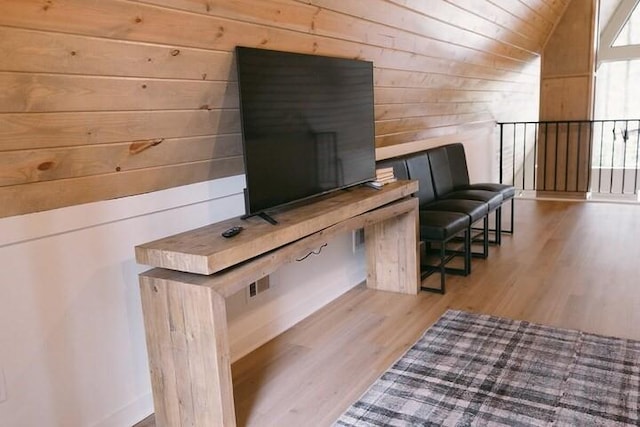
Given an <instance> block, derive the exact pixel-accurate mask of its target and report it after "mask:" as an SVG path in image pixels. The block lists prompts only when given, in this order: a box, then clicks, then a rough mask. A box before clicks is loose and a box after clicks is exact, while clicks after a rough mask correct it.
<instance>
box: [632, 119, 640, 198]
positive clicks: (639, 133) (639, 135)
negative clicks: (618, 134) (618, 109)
mask: <svg viewBox="0 0 640 427" xmlns="http://www.w3.org/2000/svg"><path fill="white" fill-rule="evenodd" d="M638 154H640V120H638V127H637V129H636V171H635V177H634V180H633V194H635V195H636V198H637V196H638V167H639V165H638V160H640V159H639V158H638Z"/></svg>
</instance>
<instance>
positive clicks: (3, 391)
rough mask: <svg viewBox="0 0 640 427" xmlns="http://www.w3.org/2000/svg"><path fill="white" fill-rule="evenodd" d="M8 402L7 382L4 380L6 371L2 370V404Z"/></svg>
mask: <svg viewBox="0 0 640 427" xmlns="http://www.w3.org/2000/svg"><path fill="white" fill-rule="evenodd" d="M5 400H7V382H6V381H5V379H4V370H3V369H2V368H0V403H2V402H4V401H5Z"/></svg>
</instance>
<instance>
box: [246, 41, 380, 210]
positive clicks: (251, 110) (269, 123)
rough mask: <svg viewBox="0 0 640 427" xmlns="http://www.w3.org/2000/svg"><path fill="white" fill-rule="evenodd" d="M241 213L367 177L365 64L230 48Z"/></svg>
mask: <svg viewBox="0 0 640 427" xmlns="http://www.w3.org/2000/svg"><path fill="white" fill-rule="evenodd" d="M236 61H237V67H238V84H239V93H240V116H241V123H242V141H243V149H244V163H245V174H246V183H247V188H246V190H245V205H246V213H247V216H249V215H256V214H261V215H262V214H264V213H265V211H267V210H269V209H272V208H275V207H280V206H283V205H286V204H289V203H292V202H296V201H300V200H304V199H308V198H311V197H314V196H318V195H321V194H325V193H328V192H331V191H334V190H338V189H343V188H346V187H349V186H353V185H356V184H361V183H363V182H366V181H371V180H373V179H375V142H374V113H373V64H372V63H371V62H369V61H361V60H354V59H345V58H334V57H327V56H318V55H306V54H299V53H290V52H280V51H273V50H266V49H256V48H248V47H237V48H236Z"/></svg>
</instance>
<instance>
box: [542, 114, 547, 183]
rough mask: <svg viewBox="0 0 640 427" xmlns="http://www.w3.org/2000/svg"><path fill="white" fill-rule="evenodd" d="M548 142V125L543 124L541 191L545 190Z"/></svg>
mask: <svg viewBox="0 0 640 427" xmlns="http://www.w3.org/2000/svg"><path fill="white" fill-rule="evenodd" d="M548 142H549V123H545V124H544V157H543V159H544V162H542V164H543V168H544V170H543V171H542V172H543V173H542V189H543V190H545V191H546V190H547V149H548V148H549V145H548Z"/></svg>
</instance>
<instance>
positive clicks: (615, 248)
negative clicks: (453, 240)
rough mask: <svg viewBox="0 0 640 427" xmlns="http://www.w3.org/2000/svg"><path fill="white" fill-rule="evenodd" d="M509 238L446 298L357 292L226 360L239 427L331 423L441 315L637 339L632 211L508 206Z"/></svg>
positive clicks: (637, 212)
mask: <svg viewBox="0 0 640 427" xmlns="http://www.w3.org/2000/svg"><path fill="white" fill-rule="evenodd" d="M505 216H506V215H505ZM515 231H516V233H515V235H514V236H505V237H504V238H503V243H502V246H500V247H492V248H491V249H490V257H489V258H488V259H486V260H479V259H478V260H474V261H473V272H472V274H471V276H468V277H454V276H449V277H448V278H447V287H448V288H447V293H446V294H445V295H436V294H429V293H424V292H423V293H421V294H420V295H418V296H407V295H397V294H391V293H386V292H377V291H372V290H368V289H366V288H365V287H364V286H362V285H361V286H358V287H356V288H354V289H353V290H352V291H350V292H348V293H347V294H345V295H344V296H342V297H340V298H338V299H337V300H335V301H334V302H332V303H331V304H329V305H328V306H326V307H324V308H323V309H321V310H319V311H318V312H316V313H314V314H313V315H311V316H310V317H308V318H307V319H305V320H304V321H302V322H300V323H299V324H297V325H296V326H295V327H293V328H292V329H290V330H289V331H287V332H286V333H284V334H282V335H280V336H279V337H277V338H276V339H274V340H272V341H270V342H269V343H267V344H265V345H264V346H262V347H261V348H259V349H258V350H256V351H254V352H252V353H251V354H249V355H248V356H246V357H244V358H243V359H241V360H239V361H238V362H236V363H235V364H234V365H233V382H234V386H235V388H234V395H235V399H236V412H237V418H238V425H240V426H260V427H263V426H281V427H282V426H325V425H330V424H331V423H332V422H333V421H334V420H335V419H336V418H337V417H338V416H339V415H340V414H341V413H342V412H343V411H344V410H345V409H346V408H347V407H348V406H349V405H350V404H351V403H352V402H353V401H355V400H356V399H357V398H358V397H359V396H360V395H361V394H362V393H363V392H364V391H365V390H366V389H367V388H368V386H369V385H370V384H371V383H372V382H373V381H374V380H375V379H376V378H377V377H378V376H379V375H381V374H382V372H384V370H385V369H387V368H388V367H389V365H390V364H392V363H393V361H395V360H396V359H397V358H399V357H400V356H401V355H402V354H403V353H404V352H405V351H406V349H407V348H408V347H410V346H411V344H413V343H414V342H415V341H416V340H417V339H418V338H419V336H420V335H421V334H422V333H423V332H424V330H425V329H426V328H428V327H429V326H430V325H431V324H432V323H433V322H435V320H436V319H437V318H438V317H439V316H440V315H441V314H442V313H444V311H446V310H447V309H448V308H452V309H458V310H467V311H473V312H480V313H488V314H494V315H498V316H503V317H508V318H512V319H523V320H529V321H533V322H539V323H545V324H548V325H555V326H559V327H566V328H574V329H581V330H584V331H589V332H594V333H599V334H605V335H614V336H620V337H626V338H634V339H640V328H638V327H637V325H639V324H640V278H639V276H640V206H636V205H624V204H605V203H580V202H555V201H532V200H518V201H517V202H516V230H515ZM429 280H430V281H431V280H437V278H436V277H432V278H430V279H429ZM154 425H155V424H154V423H153V419H152V418H150V419H147V420H145V421H144V422H143V423H140V424H139V427H142V426H144V427H151V426H154Z"/></svg>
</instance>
